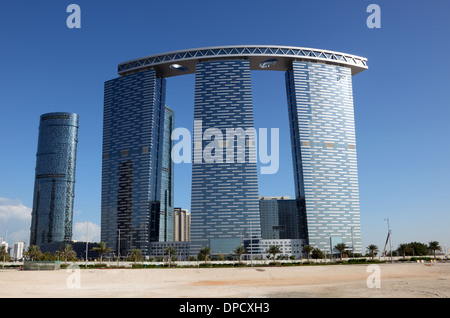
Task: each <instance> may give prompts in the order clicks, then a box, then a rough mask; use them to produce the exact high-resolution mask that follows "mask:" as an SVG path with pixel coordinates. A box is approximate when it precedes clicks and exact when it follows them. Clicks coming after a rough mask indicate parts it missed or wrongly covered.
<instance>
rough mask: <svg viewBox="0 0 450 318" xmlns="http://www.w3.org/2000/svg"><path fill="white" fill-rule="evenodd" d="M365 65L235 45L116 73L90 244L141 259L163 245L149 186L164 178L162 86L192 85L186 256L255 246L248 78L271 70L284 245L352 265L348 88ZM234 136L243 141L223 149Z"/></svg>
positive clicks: (354, 194)
mask: <svg viewBox="0 0 450 318" xmlns="http://www.w3.org/2000/svg"><path fill="white" fill-rule="evenodd" d="M366 61H367V60H366V59H365V58H363V57H359V56H356V55H351V54H346V53H340V52H334V51H329V50H321V49H311V48H302V47H289V46H246V45H241V46H221V47H208V48H199V49H190V50H182V51H173V52H168V53H162V54H156V55H151V56H147V57H143V58H139V59H135V60H131V61H127V62H124V63H121V64H119V67H118V73H119V75H120V77H119V78H117V79H114V80H112V81H109V82H107V83H106V84H105V115H104V119H105V120H104V149H103V181H102V240H105V241H107V242H108V244H109V245H110V246H116V244H117V243H115V242H122V240H124V242H123V243H122V245H124V244H125V245H126V244H128V245H127V249H128V250H129V248H132V247H133V248H141V249H145V248H147V247H146V246H148V242H149V241H152V240H159V238H160V237H162V236H164V235H165V234H164V233H167V230H166V229H165V228H167V226H166V223H165V220H164V219H162V218H165V217H166V216H168V215H169V214H165V212H163V211H168V210H164V209H165V208H163V209H162V208H161V204H162V202H166V203H167V202H170V200H171V199H170V195H169V191H168V192H167V196H166V191H165V190H163V188H164V187H165V186H164V182H161V180H162V179H167V178H169V176H170V175H171V174H170V173H168V171H167V170H165V169H169V168H167V165H165V167H166V168H165V169H164V164H162V162H163V161H164V159H162V157H161V155H162V154H161V153H162V150H161V147H162V145H161V144H163V143H164V142H163V141H162V139H161V137H158V136H161V135H163V133H162V128H161V127H163V126H164V118H163V117H164V115H163V114H165V112H164V99H165V89H164V88H165V78H169V77H172V76H178V75H183V74H195V105H194V130H193V135H194V138H193V139H194V140H193V162H192V197H191V218H192V223H191V248H192V254H193V255H195V254H196V252H197V251H198V250H199V248H201V247H202V246H208V247H210V248H211V251H212V252H213V253H228V252H230V251H232V250H233V249H235V248H236V247H237V246H238V245H242V244H243V243H244V244H245V242H248V241H249V240H250V242H252V241H253V242H258V240H259V239H260V237H261V226H260V217H259V211H258V210H259V207H258V193H257V191H258V181H257V164H256V151H255V149H256V148H255V147H256V143H255V142H256V138H255V133H256V132H255V131H254V129H253V128H254V123H253V103H252V97H251V82H250V71H252V70H273V71H283V72H285V74H286V87H287V99H288V110H289V125H290V132H291V144H292V155H293V165H294V167H293V173H294V175H295V192H296V199H295V205H296V206H295V209H296V213H297V215H296V217H292V220H294V221H292V222H294V223H296V224H294V227H295V229H294V230H293V231H291V232H292V233H295V234H290V235H295V236H298V237H296V238H299V239H303V240H305V241H306V242H307V243H309V244H310V245H312V246H314V247H316V248H320V249H322V250H323V251H324V252H328V253H329V252H330V251H333V249H334V246H335V245H336V244H337V243H341V242H342V243H345V244H346V245H347V246H348V247H349V248H350V249H352V250H353V251H354V252H358V253H361V252H362V247H361V227H360V211H359V189H358V174H357V162H356V141H355V122H354V113H353V96H352V95H353V94H352V76H354V75H355V74H358V73H360V72H362V71H364V70H366V69H367V63H366ZM255 109H256V111H257V106H256V107H255ZM239 129H240V130H241V131H245V132H246V133H247V132H248V133H249V134H248V136H249V138H248V139H247V134H244V135H245V138H244V139H243V138H242V135H240V137H239V136H237V137H236V138H234V137H233V138H231V139H228V138H227V137H226V134H227V131H230V130H232V131H234V132H236V131H237V130H239ZM251 131H253V132H254V134H253V135H251V133H250V132H251ZM243 140H244V142H242V141H243ZM229 153H234V155H232V156H231V157H228V156H227V155H228V154H229ZM205 159H207V160H205ZM243 159H244V160H243ZM166 188H167V187H166ZM172 194H173V192H172ZM166 197H167V198H168V199H166ZM164 204H165V203H164ZM289 209H290V210H289V211H291V210H292V209H294V205H293V202H290V206H289ZM169 213H170V212H169ZM289 213H290V214H289V215H292V213H291V212H289ZM118 236H119V237H118ZM165 237H166V238H167V239H168V240H169V239H170V238H169V236H167V235H166V236H165ZM121 253H122V252H121Z"/></svg>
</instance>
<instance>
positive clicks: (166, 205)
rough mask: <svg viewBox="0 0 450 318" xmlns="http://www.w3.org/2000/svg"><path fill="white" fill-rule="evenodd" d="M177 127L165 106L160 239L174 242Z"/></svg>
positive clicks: (172, 115)
mask: <svg viewBox="0 0 450 318" xmlns="http://www.w3.org/2000/svg"><path fill="white" fill-rule="evenodd" d="M174 129H175V113H174V111H173V109H171V108H169V107H167V106H166V107H165V108H164V121H163V129H162V134H163V138H162V146H161V151H162V154H161V160H162V161H161V169H160V170H159V171H160V173H161V177H160V180H161V192H160V199H159V202H160V216H159V241H160V242H172V241H173V240H174V238H173V227H174V207H173V200H174V192H173V190H174V164H173V161H172V158H171V153H172V147H173V141H172V138H171V137H172V131H173V130H174Z"/></svg>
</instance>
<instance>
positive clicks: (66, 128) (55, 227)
mask: <svg viewBox="0 0 450 318" xmlns="http://www.w3.org/2000/svg"><path fill="white" fill-rule="evenodd" d="M77 143H78V115H77V114H74V113H48V114H43V115H41V118H40V124H39V140H38V149H37V154H36V174H35V183H34V197H33V210H32V219H31V236H30V245H38V246H41V245H43V244H46V243H54V242H68V241H71V240H72V218H73V201H74V188H75V165H76V154H77Z"/></svg>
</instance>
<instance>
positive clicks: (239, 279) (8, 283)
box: [0, 263, 450, 298]
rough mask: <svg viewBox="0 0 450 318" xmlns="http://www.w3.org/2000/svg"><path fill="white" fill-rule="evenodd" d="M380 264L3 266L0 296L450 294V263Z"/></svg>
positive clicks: (409, 295)
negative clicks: (38, 268)
mask: <svg viewBox="0 0 450 318" xmlns="http://www.w3.org/2000/svg"><path fill="white" fill-rule="evenodd" d="M372 266H373V265H372ZM377 266H379V267H368V265H328V266H295V267H247V268H198V269H197V268H179V269H175V268H172V269H171V268H161V269H155V268H153V269H81V270H79V269H77V270H67V269H61V270H58V271H19V270H17V269H4V270H0V297H6V298H8V297H11V298H18V297H33V298H36V297H40V298H59V297H64V298H77V297H84V298H114V297H120V298H128V297H132V298H149V297H159V298H174V297H176V298H182V297H187V298H189V297H193V298H194V297H195V298H215V297H220V298H228V297H233V298H234V297H235V298H241V297H249V298H253V297H255V298H260V297H267V298H280V297H282V298H307V297H325V298H327V297H357V298H373V297H375V298H385V297H389V298H393V297H394V298H395V297H406V298H430V297H431V298H440V297H445V298H446V297H450V263H435V264H421V263H408V264H380V265H377ZM378 274H379V275H378ZM378 278H379V279H378ZM377 283H379V285H377Z"/></svg>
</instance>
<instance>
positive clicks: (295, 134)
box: [286, 61, 362, 253]
mask: <svg viewBox="0 0 450 318" xmlns="http://www.w3.org/2000/svg"><path fill="white" fill-rule="evenodd" d="M351 77H352V73H351V69H350V68H348V67H342V66H339V65H326V64H321V63H309V62H301V61H294V62H292V68H291V69H290V70H289V71H287V72H286V83H287V94H288V107H289V119H290V120H289V123H290V129H291V139H292V146H293V164H294V176H295V189H296V198H297V200H298V203H299V207H300V215H299V217H300V220H301V221H300V222H301V224H300V226H301V228H300V232H301V233H303V237H301V238H303V239H308V240H309V244H310V245H313V246H315V247H318V248H320V249H322V250H328V251H333V252H336V250H335V249H334V246H335V245H336V244H337V243H345V244H346V245H347V246H348V247H349V248H354V250H355V252H358V253H361V251H362V250H361V229H360V217H359V190H358V171H357V162H356V140H355V121H354V113H353V97H352V79H351Z"/></svg>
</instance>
